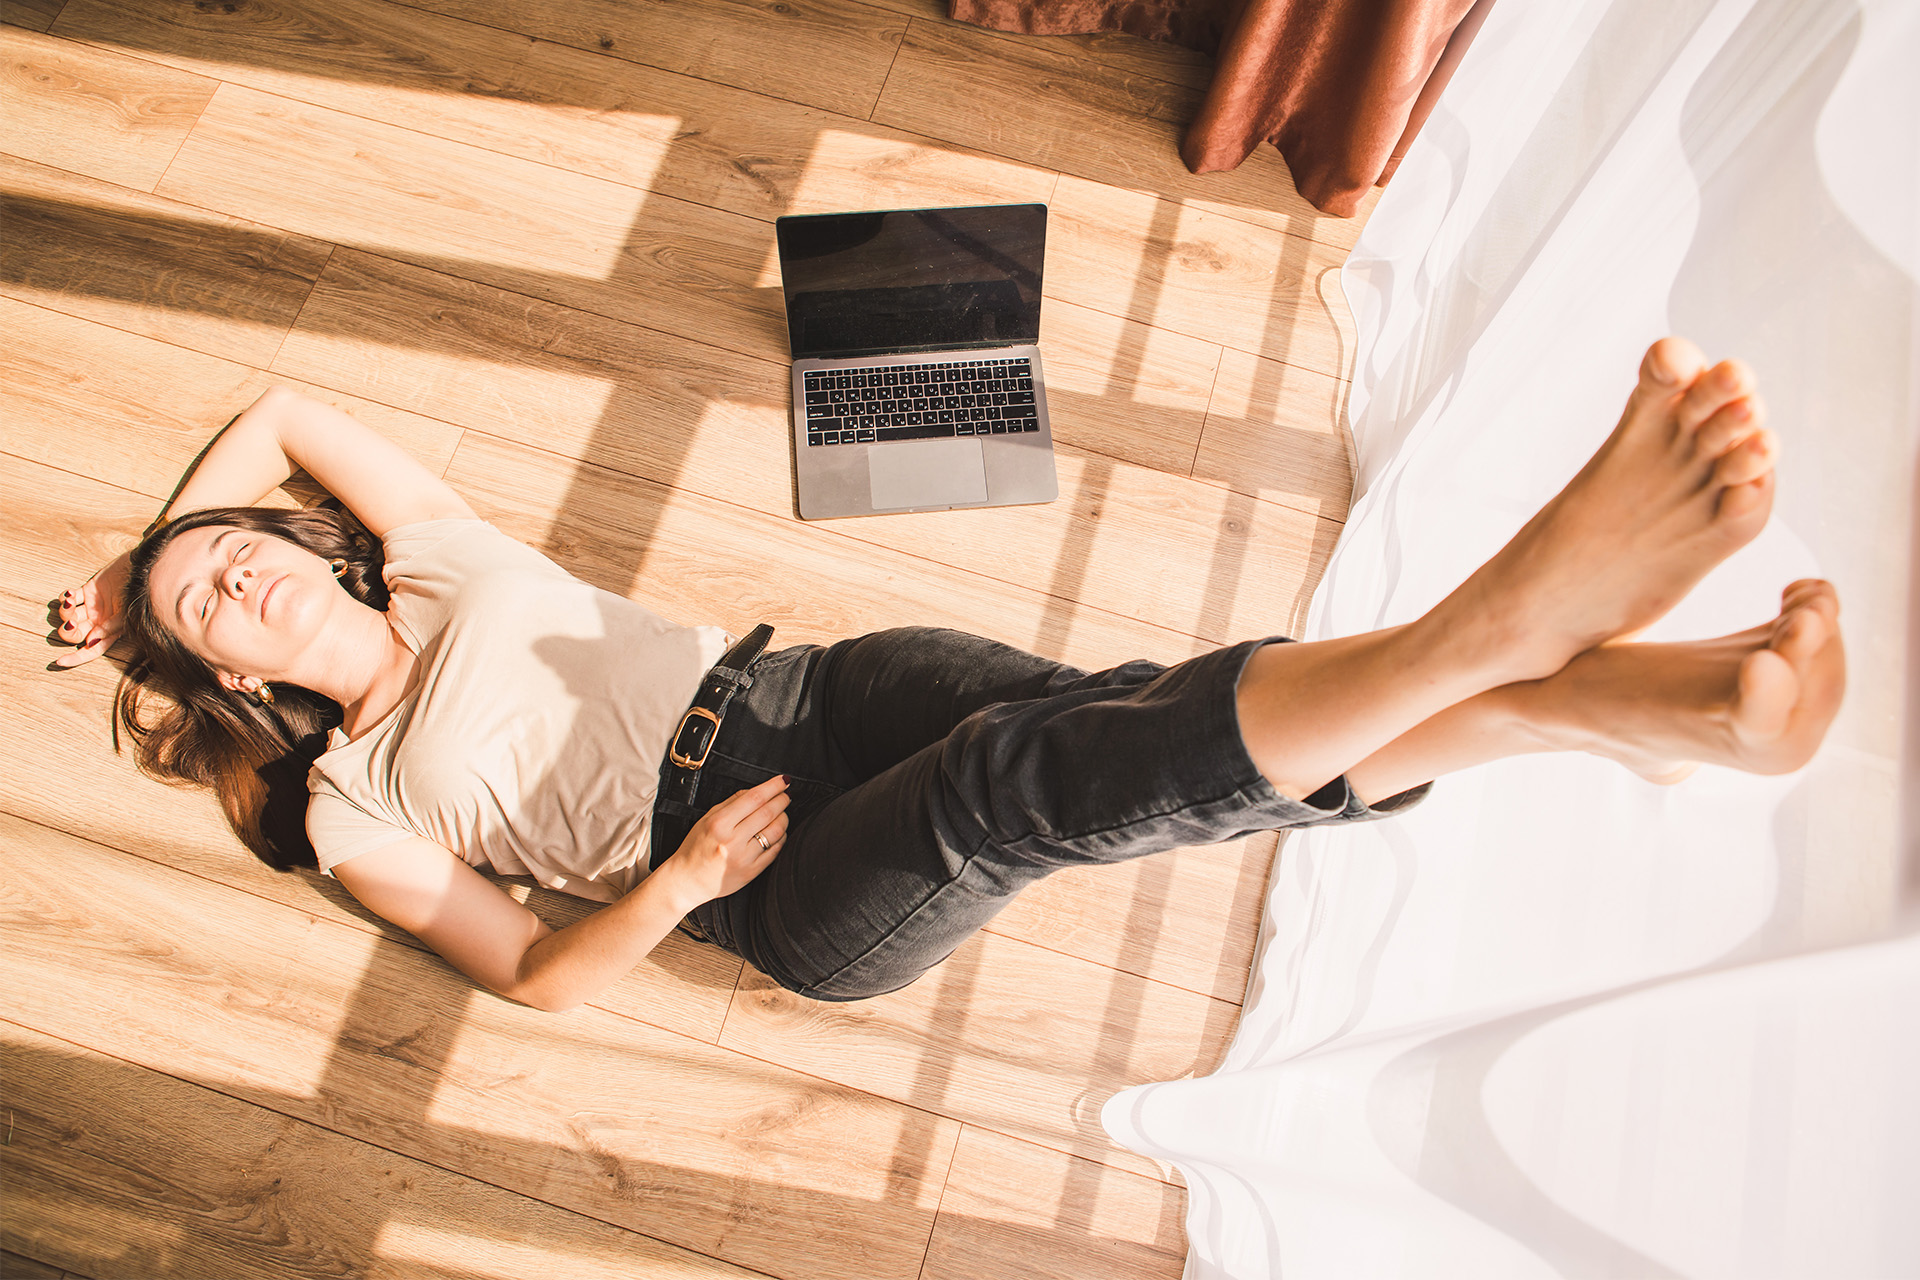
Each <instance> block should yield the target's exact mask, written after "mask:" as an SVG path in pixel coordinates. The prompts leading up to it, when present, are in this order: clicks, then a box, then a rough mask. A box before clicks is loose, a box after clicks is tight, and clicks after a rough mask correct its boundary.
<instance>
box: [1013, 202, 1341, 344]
mask: <svg viewBox="0 0 1920 1280" xmlns="http://www.w3.org/2000/svg"><path fill="white" fill-rule="evenodd" d="M1050 221H1051V224H1052V231H1053V234H1052V236H1051V237H1050V243H1049V247H1048V268H1047V271H1048V274H1047V291H1048V292H1049V293H1053V294H1057V295H1058V296H1060V297H1064V298H1073V299H1076V300H1077V299H1083V298H1089V297H1102V298H1105V299H1107V303H1106V305H1105V307H1104V309H1107V310H1112V311H1114V312H1115V313H1116V314H1119V315H1123V316H1126V317H1127V318H1129V319H1132V320H1137V321H1139V322H1141V323H1142V324H1150V325H1154V326H1156V327H1158V328H1162V329H1171V330H1173V331H1174V332H1176V333H1184V334H1187V335H1189V336H1191V337H1195V338H1199V339H1201V340H1203V341H1206V342H1212V343H1216V344H1218V345H1219V346H1222V347H1228V348H1232V349H1234V350H1237V351H1246V352H1249V353H1251V354H1253V355H1258V356H1263V357H1265V358H1267V359H1269V360H1283V361H1285V362H1287V363H1288V364H1296V365H1300V366H1302V367H1303V368H1308V369H1314V370H1317V371H1318V372H1320V373H1324V374H1327V375H1328V376H1329V377H1334V378H1343V377H1345V376H1346V373H1347V370H1346V369H1345V367H1344V364H1343V361H1344V360H1345V358H1346V354H1347V352H1348V351H1350V350H1351V347H1349V346H1347V345H1345V344H1343V343H1342V341H1341V337H1340V331H1339V329H1338V327H1337V326H1336V325H1335V323H1334V321H1333V317H1332V316H1331V314H1329V312H1328V310H1327V307H1326V305H1325V304H1324V303H1323V302H1322V301H1321V299H1320V293H1319V279H1320V276H1321V274H1322V273H1324V272H1326V271H1329V270H1334V269H1337V268H1338V267H1339V265H1340V263H1341V261H1342V260H1343V259H1344V258H1345V256H1346V255H1345V251H1344V250H1340V249H1334V248H1331V247H1329V246H1327V245H1323V244H1319V243H1317V242H1315V241H1312V240H1307V239H1305V238H1303V237H1301V236H1297V235H1285V234H1282V233H1280V232H1276V231H1273V230H1270V229H1267V228H1264V227H1256V226H1253V225H1251V224H1249V223H1246V222H1242V221H1240V220H1239V219H1237V218H1228V217H1223V216H1221V215H1219V214H1215V213H1210V212H1208V211H1207V210H1205V209H1200V208H1196V207H1194V206H1192V205H1191V204H1186V205H1183V204H1181V203H1179V202H1176V201H1174V200H1170V199H1168V198H1166V197H1164V196H1155V195H1149V194H1146V193H1143V192H1134V191H1123V190H1118V189H1116V188H1113V187H1109V186H1106V185H1104V184H1102V183H1097V182H1089V181H1086V180H1085V179H1081V178H1075V177H1062V178H1061V179H1060V185H1059V186H1058V187H1057V188H1055V190H1054V199H1053V208H1052V217H1051V219H1050Z"/></svg>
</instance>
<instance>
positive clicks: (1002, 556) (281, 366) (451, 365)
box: [275, 250, 1317, 664]
mask: <svg viewBox="0 0 1920 1280" xmlns="http://www.w3.org/2000/svg"><path fill="white" fill-rule="evenodd" d="M1063 310H1064V309H1063ZM423 334H424V335H427V336H426V337H425V338H421V337H419V336H418V335H423ZM422 341H430V342H433V343H436V344H440V345H442V346H446V347H450V348H452V349H451V350H449V351H446V352H444V353H443V352H437V351H422V350H418V349H409V348H408V347H407V346H405V345H402V344H408V343H419V342H422ZM369 343H391V344H392V345H389V346H386V347H385V349H384V350H381V351H378V352H370V351H369V350H368V344H369ZM275 368H276V369H277V370H283V371H285V372H288V373H290V374H293V375H296V376H299V377H302V378H314V379H331V380H332V381H333V382H334V384H335V385H338V386H340V387H342V388H343V389H345V390H350V391H351V392H353V393H355V394H358V395H361V396H365V397H367V398H371V399H377V400H381V401H385V402H389V403H394V404H400V405H407V406H409V407H414V408H417V409H422V410H426V411H430V412H432V413H434V414H436V415H439V416H442V417H445V418H447V419H449V420H451V421H454V422H457V423H460V424H462V425H464V426H466V427H468V428H469V429H470V430H472V431H479V432H486V433H489V434H493V435H497V436H500V437H503V438H506V439H511V440H515V441H519V442H522V443H526V444H532V445H535V446H537V447H539V448H542V449H548V450H553V451H555V452H557V453H560V454H563V455H565V456H568V457H573V458H578V459H581V460H583V461H586V462H590V463H594V464H598V465H605V466H608V467H611V468H614V469H616V470H620V471H624V472H627V473H628V474H631V475H634V476H637V477H641V478H644V479H648V480H652V481H655V482H657V483H660V484H665V485H671V486H673V487H675V488H677V489H680V490H685V491H690V492H693V493H699V494H704V495H706V496H709V497H713V498H718V499H721V500H723V501H725V502H728V503H731V504H736V505H739V506H745V507H748V508H750V509H752V510H753V511H755V512H757V513H759V514H760V515H761V516H762V517H778V518H779V519H780V521H781V523H782V524H783V525H785V526H786V528H787V529H788V530H789V531H790V532H789V533H783V534H780V535H770V537H771V538H773V540H775V541H778V540H780V539H783V538H788V537H791V538H794V539H798V540H799V541H798V543H797V545H804V546H823V547H824V546H827V545H828V544H827V543H825V542H822V541H820V540H821V539H826V538H836V537H837V538H846V539H857V540H859V541H860V542H861V543H863V544H865V545H867V546H869V547H872V548H874V552H873V553H872V554H876V555H880V556H882V557H884V562H886V563H898V561H897V559H896V558H895V557H896V556H897V554H898V553H903V552H904V553H906V554H908V555H911V556H919V557H923V558H925V559H926V560H929V561H934V562H937V563H939V564H943V565H947V566H949V567H951V568H954V569H958V570H961V571H964V572H965V573H967V574H969V575H979V576H982V577H986V578H991V579H994V580H996V581H999V582H1001V583H1004V584H1007V585H1008V586H1010V587H1013V588H1017V590H1016V591H1015V593H1014V596H1013V597H1011V598H1014V599H1020V600H1025V601H1029V602H1031V601H1033V599H1034V597H1033V595H1032V592H1033V589H1034V588H1035V587H1036V586H1037V587H1040V588H1041V589H1042V590H1044V591H1046V592H1047V593H1048V594H1049V596H1051V597H1053V598H1063V597H1066V596H1069V595H1071V596H1073V597H1074V598H1076V599H1078V600H1080V601H1081V603H1082V604H1083V605H1086V606H1089V607H1090V608H1091V609H1092V610H1096V611H1105V612H1109V613H1113V614H1121V615H1125V616H1126V617H1130V618H1137V619H1139V620H1140V621H1142V622H1145V623H1148V624H1150V625H1152V626H1154V627H1157V628H1161V629H1163V630H1165V631H1177V632H1180V633H1183V634H1187V635H1198V636H1202V637H1205V638H1207V639H1211V640H1215V641H1216V642H1217V641H1223V640H1226V639H1229V638H1239V637H1242V636H1245V635H1258V634H1266V633H1269V632H1271V631H1273V630H1276V629H1278V628H1279V626H1280V622H1281V620H1282V619H1283V618H1285V617H1288V616H1290V615H1291V613H1292V611H1293V610H1294V609H1295V608H1296V606H1297V602H1298V599H1299V596H1300V593H1301V590H1302V588H1303V586H1304V583H1305V579H1306V575H1307V574H1308V573H1309V572H1310V570H1311V568H1312V563H1311V561H1310V560H1309V559H1307V558H1306V557H1304V556H1302V555H1300V554H1299V553H1298V551H1297V550H1295V548H1296V547H1298V546H1308V547H1311V546H1313V545H1314V544H1315V542H1316V538H1317V535H1316V534H1315V533H1314V532H1312V531H1310V529H1309V527H1308V526H1306V525H1305V524H1303V520H1304V517H1302V516H1301V515H1299V514H1298V513H1296V512H1293V511H1289V510H1287V509H1284V508H1281V507H1278V506H1272V505H1268V504H1257V503H1256V504H1248V506H1247V509H1246V510H1239V509H1237V508H1235V507H1234V506H1233V504H1232V502H1231V501H1230V500H1229V499H1227V498H1226V496H1225V495H1223V494H1222V492H1221V491H1220V490H1219V489H1218V487H1216V486H1211V485H1205V484H1196V483H1194V482H1191V481H1188V480H1183V479H1177V478H1173V477H1168V476H1164V475H1161V474H1158V473H1156V472H1154V471H1151V470H1147V469H1144V468H1139V467H1132V466H1126V465H1116V464H1114V463H1112V462H1111V461H1109V460H1107V459H1104V458H1099V457H1095V456H1091V455H1086V454H1081V453H1079V452H1078V451H1076V450H1073V449H1069V448H1065V447H1062V448H1061V449H1060V451H1059V458H1058V464H1059V468H1060V472H1061V478H1062V492H1063V495H1064V496H1063V498H1062V499H1061V501H1059V502H1057V503H1053V504H1050V505H1046V506H1033V507H1003V508H993V509H985V510H979V511H966V512H943V513H932V514H926V515H894V516H887V517H884V518H879V519H875V520H868V521H836V522H826V523H823V524H820V525H808V526H794V525H793V524H792V522H791V521H789V520H787V519H786V513H788V512H790V511H791V510H792V478H791V472H790V470H789V462H788V458H789V453H788V449H789V446H787V445H786V444H785V440H786V438H787V435H788V428H787V417H788V412H789V411H788V407H787V399H788V395H789V392H788V377H787V370H786V368H785V365H784V363H779V364H776V363H772V362H748V361H744V360H741V359H739V358H738V357H734V356H729V355H727V354H725V353H723V352H719V351H716V350H714V349H713V348H710V347H705V346H702V345H700V344H697V343H692V342H686V341H680V340H675V339H672V338H670V337H667V336H665V335H660V334H657V333H652V332H648V331H644V330H639V329H635V328H633V327H631V326H627V325H623V324H618V323H616V322H612V321H608V320H606V319H604V318H602V317H596V316H591V315H584V314H582V313H579V312H575V311H570V310H567V309H563V308H559V307H543V306H539V305H537V304H529V303H528V302H527V301H526V300H525V299H523V298H519V297H515V296H512V295H502V294H500V293H497V292H495V291H492V290H489V289H486V288H483V287H481V286H477V285H472V284H468V283H465V282H462V281H458V280H453V279H451V278H449V277H446V276H443V275H435V274H432V273H428V272H425V271H421V270H419V269H417V268H412V267H407V266H404V265H402V264H396V263H393V262H391V261H390V260H386V259H380V258H374V257H371V256H368V255H360V254H354V253H350V252H347V251H344V250H343V251H341V252H340V253H338V254H336V256H335V259H334V261H333V263H331V264H330V266H329V268H328V270H327V272H326V273H325V275H324V277H323V279H322V281H321V284H320V285H319V286H318V287H317V288H316V290H315V292H314V295H313V298H312V300H311V302H310V303H309V304H308V306H307V309H306V311H305V312H304V313H303V314H302V316H301V320H300V323H299V324H298V325H296V326H295V329H294V331H293V333H292V334H290V335H289V337H288V339H287V341H286V343H285V345H284V346H283V347H282V349H281V353H280V356H279V357H278V359H277V360H276V361H275ZM1069 385H1070V386H1071V385H1074V384H1073V383H1072V382H1071V381H1070V382H1069ZM1081 385H1091V384H1090V383H1083V384H1081ZM1129 403H1130V401H1126V400H1121V399H1118V398H1117V397H1111V396H1108V397H1103V398H1101V399H1100V400H1098V401H1095V400H1092V399H1087V400H1081V399H1078V398H1067V397H1066V396H1065V395H1064V394H1063V396H1062V397H1061V398H1060V403H1059V404H1058V405H1056V406H1055V413H1056V416H1057V417H1059V418H1060V419H1061V420H1062V421H1063V422H1071V421H1075V420H1076V419H1078V420H1079V421H1080V422H1081V424H1082V426H1083V427H1090V428H1091V430H1089V431H1088V432H1087V435H1088V436H1089V437H1090V438H1091V441H1092V443H1095V444H1100V443H1104V440H1103V438H1102V436H1101V434H1100V425H1099V424H1100V423H1101V421H1102V420H1103V418H1104V419H1106V420H1118V419H1122V418H1124V417H1125V416H1126V408H1127V405H1128V404H1129ZM1092 405H1097V406H1098V412H1097V413H1096V412H1083V410H1086V409H1088V407H1089V406H1092ZM1190 405H1191V398H1190V397H1189V398H1188V401H1187V405H1182V406H1177V407H1175V408H1170V409H1168V410H1167V411H1166V412H1167V414H1168V415H1169V416H1172V415H1175V414H1178V413H1181V412H1187V411H1189V410H1188V406H1190ZM1142 416H1144V417H1146V418H1148V419H1149V420H1151V419H1152V416H1153V415H1152V413H1151V412H1150V411H1143V415H1142ZM1063 434H1064V428H1063ZM1121 447H1122V448H1124V447H1126V445H1125V443H1124V441H1123V443H1122V446H1121ZM469 474H470V473H469ZM554 501H555V502H556V503H559V502H563V501H564V499H563V498H562V497H560V496H559V495H557V494H556V495H555V498H554ZM661 501H663V502H664V501H666V500H665V499H664V498H662V499H661ZM649 511H652V508H651V507H650V508H649ZM657 518H658V517H657V516H656V515H653V514H649V515H648V516H646V517H645V520H646V521H651V520H654V519H657ZM630 519H634V520H638V519H639V517H638V516H637V515H636V516H632V517H630ZM957 531H964V532H957ZM631 533H632V535H634V536H638V537H639V538H641V539H642V540H643V542H644V539H645V538H646V536H647V534H648V529H647V527H646V525H645V523H644V522H641V523H639V524H637V525H636V526H635V527H634V528H633V529H632V530H631ZM536 540H537V535H536ZM1196 548H1207V549H1209V551H1210V554H1211V557H1212V561H1213V565H1214V566H1215V568H1214V570H1213V571H1211V572H1209V573H1208V574H1207V575H1205V576H1196V575H1194V574H1193V573H1192V572H1191V566H1192V564H1193V556H1194V552H1195V549H1196ZM854 553H855V552H854V549H852V548H848V549H845V550H839V549H836V550H833V551H830V552H827V553H826V554H828V555H829V556H830V557H831V558H832V560H831V562H832V563H835V564H839V563H845V558H846V557H847V556H850V555H852V554H854ZM759 556H760V553H759V552H758V551H757V550H755V551H753V552H750V553H748V554H747V555H746V556H745V557H744V559H743V560H742V561H741V562H740V565H739V568H738V571H740V572H749V573H750V572H751V569H750V568H748V566H750V565H751V564H752V562H753V561H755V560H756V559H758V558H759ZM879 562H881V561H876V563H879ZM696 563H697V562H696ZM1254 566H1257V568H1255V567H1254ZM636 568H637V564H636ZM901 570H902V573H903V574H904V575H905V577H906V578H910V577H911V575H912V570H911V569H910V567H909V566H907V565H905V564H902V565H901ZM834 572H836V573H837V572H839V570H837V569H836V570H834ZM857 577H858V575H857V573H856V581H854V582H844V583H839V584H838V585H837V586H836V588H835V592H836V594H838V593H842V592H850V593H851V596H850V598H852V599H861V598H865V599H868V600H873V599H874V595H873V591H872V587H871V585H868V586H867V587H866V588H865V589H864V590H863V589H861V588H860V587H859V586H858V585H857ZM616 581H617V582H618V584H619V585H618V586H614V587H610V589H614V590H618V591H621V592H624V591H625V590H627V588H628V586H629V585H631V582H632V578H631V577H630V576H628V577H621V576H620V575H619V574H618V573H616V574H615V575H614V577H612V578H609V579H607V581H604V582H602V583H601V585H608V584H609V583H611V582H616ZM870 582H871V579H870V578H869V583H870ZM657 589H658V588H657V587H656V588H650V590H657ZM771 594H772V595H773V596H774V597H775V598H774V599H771V600H769V599H768V597H767V595H766V594H764V593H762V594H757V595H756V596H755V597H754V598H755V599H757V600H760V601H761V602H762V607H770V608H773V609H776V610H780V609H787V608H791V606H790V605H786V604H783V603H782V602H781V601H780V600H779V599H778V598H777V597H778V596H779V595H781V594H784V592H783V591H782V590H781V589H779V588H778V587H776V588H775V590H774V591H773V592H772V593H771ZM814 594H815V596H816V597H819V596H821V595H822V594H823V593H819V592H816V593H814ZM911 598H912V599H915V600H926V601H927V603H929V604H931V605H933V606H934V607H935V608H936V610H937V614H930V615H928V616H921V617H914V616H911V615H909V616H908V618H907V619H906V620H910V621H915V622H931V621H932V620H933V618H934V617H935V616H938V617H943V618H944V617H950V616H952V613H953V603H952V601H951V600H948V599H945V598H943V597H939V596H935V595H930V594H928V593H923V592H921V591H919V590H917V589H916V590H914V592H913V593H912V596H911ZM960 598H969V599H972V598H977V589H968V590H965V591H963V593H962V597H960ZM821 603H822V601H821V600H819V599H816V600H815V602H814V606H816V607H817V606H818V605H819V604H821ZM1047 607H1048V606H1044V605H1042V606H1041V609H1040V611H1039V612H1038V613H1036V612H1035V610H1034V609H1033V608H1032V607H1030V604H1022V605H1020V606H1018V608H1019V609H1020V610H1021V611H1022V612H1021V613H1020V615H1019V616H1021V617H1022V618H1023V619H1032V621H1031V622H1029V621H1021V622H1019V623H1017V624H1013V623H1011V621H1010V622H1009V627H1010V628H1011V630H1012V631H1013V633H1014V634H1013V635H1011V636H1009V635H1007V634H1006V632H1005V631H1003V632H1001V633H1000V634H1001V635H1002V638H1008V639H1011V640H1012V642H1013V643H1018V644H1022V645H1025V646H1027V647H1033V646H1034V645H1036V644H1040V645H1043V646H1044V645H1053V646H1055V649H1054V651H1055V652H1059V651H1061V650H1060V648H1059V646H1061V645H1062V644H1064V643H1065V642H1066V638H1067V635H1068V634H1069V633H1070V632H1072V631H1073V630H1074V629H1075V628H1077V627H1078V626H1080V625H1081V623H1080V622H1079V621H1078V620H1076V619H1074V618H1072V617H1069V616H1065V615H1059V614H1057V613H1056V615H1055V616H1051V617H1049V616H1047V615H1046V614H1045V609H1046V608H1047ZM681 616H714V615H710V614H706V615H703V614H683V615H681ZM832 616H834V617H841V618H847V617H850V616H852V615H849V614H847V613H846V612H845V611H844V610H840V611H837V612H835V613H834V614H833V615H832ZM869 616H872V617H875V618H876V619H878V618H879V617H885V618H886V625H896V624H897V623H898V622H900V621H901V620H902V618H901V617H900V614H899V612H898V610H897V609H895V610H892V611H888V612H887V613H876V614H870V615H869ZM722 620H726V619H725V618H724V617H723V619H722ZM748 621H751V619H748ZM826 621H828V618H826V617H819V616H816V617H814V618H812V620H811V622H809V623H802V620H801V619H800V618H799V617H793V618H792V619H791V625H801V626H803V628H804V627H806V626H812V625H818V624H820V623H822V622H826ZM875 625H878V623H877V621H876V623H875ZM962 625H965V624H964V623H962ZM989 625H990V624H989V623H986V622H982V621H975V622H974V623H973V626H974V629H976V630H984V629H986V628H987V627H988V626H989ZM1030 628H1031V629H1030ZM865 629H869V628H868V627H865V626H862V627H857V628H856V630H865ZM826 634H829V635H837V634H847V633H846V632H833V631H829V632H827V633H826ZM1136 634H1139V635H1140V636H1141V638H1142V639H1147V638H1148V637H1147V635H1146V633H1136ZM1164 639H1165V638H1164V637H1160V638H1158V639H1157V640H1156V641H1155V643H1156V644H1157V647H1156V648H1155V649H1154V650H1151V651H1141V652H1147V653H1148V654H1149V656H1155V657H1162V658H1163V659H1164V658H1165V656H1166V655H1168V654H1171V655H1172V656H1174V657H1185V656H1188V654H1189V653H1190V652H1191V651H1192V646H1191V645H1186V646H1182V647H1180V648H1178V649H1171V650H1170V649H1168V648H1167V647H1166V645H1165V643H1164ZM1083 652H1084V651H1083ZM1093 652H1096V653H1099V654H1101V655H1103V656H1102V658H1100V659H1096V660H1099V661H1102V662H1103V664H1104V662H1105V661H1110V660H1116V659H1117V656H1118V655H1115V654H1114V653H1113V651H1112V650H1111V648H1109V647H1107V646H1106V645H1104V644H1103V645H1101V646H1100V647H1099V648H1097V649H1095V650H1093ZM1127 656H1139V655H1138V653H1134V654H1128V655H1127ZM1074 660H1075V661H1080V659H1074Z"/></svg>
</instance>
